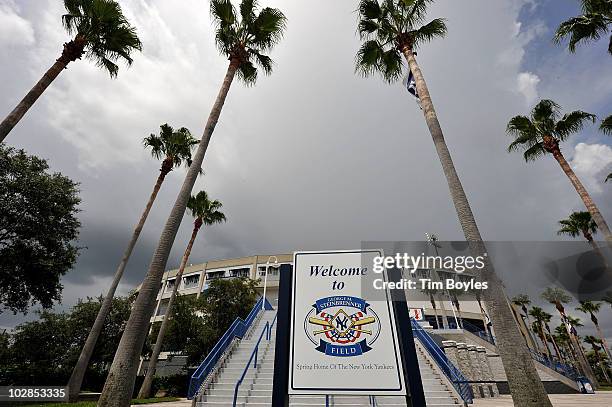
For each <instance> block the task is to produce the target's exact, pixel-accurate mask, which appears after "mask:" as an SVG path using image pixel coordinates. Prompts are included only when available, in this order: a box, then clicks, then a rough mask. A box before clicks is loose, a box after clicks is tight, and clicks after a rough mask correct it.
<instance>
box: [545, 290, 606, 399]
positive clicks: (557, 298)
mask: <svg viewBox="0 0 612 407" xmlns="http://www.w3.org/2000/svg"><path fill="white" fill-rule="evenodd" d="M542 298H543V299H544V300H546V301H548V302H549V303H551V304H553V305H554V306H555V308H556V309H557V311H558V312H559V315H560V316H561V322H563V324H564V325H565V327H566V329H567V333H568V335H569V337H570V341H571V343H572V345H573V346H574V348H575V350H576V355H578V364H579V365H580V367H581V369H582V371H583V373H584V375H585V376H586V377H587V378H588V379H589V380H590V381H591V383H592V384H593V387H594V388H598V387H599V383H597V378H596V377H595V374H594V373H593V370H592V369H591V365H589V362H588V361H587V359H586V356H585V355H584V352H582V347H581V346H580V342H579V340H578V335H577V333H576V332H575V329H573V326H575V324H572V323H571V319H568V316H567V315H566V314H565V307H564V306H563V305H564V304H567V303H569V302H571V301H572V297H571V296H570V295H569V294H567V293H566V292H565V291H564V290H563V289H561V288H558V287H547V288H546V289H545V290H544V292H543V293H542Z"/></svg>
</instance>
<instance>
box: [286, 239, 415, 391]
mask: <svg viewBox="0 0 612 407" xmlns="http://www.w3.org/2000/svg"><path fill="white" fill-rule="evenodd" d="M382 255H383V253H382V251H381V250H368V251H340V252H296V253H295V254H294V257H293V267H294V277H293V286H292V298H293V300H292V301H291V314H290V326H291V338H290V346H289V389H288V393H289V394H330V395H331V394H352V395H406V386H405V381H404V371H403V367H402V358H401V354H400V344H399V340H398V334H397V328H396V325H395V315H394V311H393V306H392V302H391V298H390V293H389V292H385V293H384V295H383V296H382V297H381V296H380V294H381V293H380V292H378V293H377V294H379V297H381V298H383V299H382V300H381V298H376V299H368V298H364V296H363V295H362V280H363V278H364V277H365V276H367V275H369V274H371V273H372V269H371V268H372V264H373V259H374V257H376V256H382ZM377 277H378V275H377ZM380 277H382V278H383V279H384V280H385V281H387V276H386V272H383V273H382V274H381V275H380ZM366 291H370V292H371V290H366ZM384 298H386V300H384Z"/></svg>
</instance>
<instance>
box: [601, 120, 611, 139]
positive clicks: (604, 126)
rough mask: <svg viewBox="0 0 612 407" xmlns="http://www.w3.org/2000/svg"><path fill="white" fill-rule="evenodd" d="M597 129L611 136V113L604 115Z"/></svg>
mask: <svg viewBox="0 0 612 407" xmlns="http://www.w3.org/2000/svg"><path fill="white" fill-rule="evenodd" d="M599 130H601V131H602V133H603V134H607V135H608V136H612V115H610V116H608V117H606V118H605V119H603V120H602V121H601V124H600V125H599Z"/></svg>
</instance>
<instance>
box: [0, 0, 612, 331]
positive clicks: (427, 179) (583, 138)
mask: <svg viewBox="0 0 612 407" xmlns="http://www.w3.org/2000/svg"><path fill="white" fill-rule="evenodd" d="M61 3H62V2H59V1H55V0H0V58H1V60H2V63H1V64H0V77H1V78H2V81H0V92H1V94H2V98H1V99H0V115H5V114H7V113H8V112H9V111H10V110H11V109H12V108H13V107H14V106H15V104H16V103H17V102H18V101H19V100H20V99H21V98H22V97H23V95H25V93H26V92H27V91H28V90H29V89H30V87H31V86H32V85H33V84H34V83H35V82H36V81H37V80H38V79H39V78H40V76H41V75H42V74H43V73H44V71H45V70H46V69H47V68H48V67H49V66H50V65H51V64H52V63H53V62H54V61H55V59H57V58H58V57H59V55H60V53H61V49H62V44H63V43H64V42H66V41H68V40H69V39H70V38H69V36H68V35H67V33H66V32H65V31H64V30H63V28H62V25H61V15H62V4H61ZM120 4H121V6H122V8H123V11H124V13H125V15H126V16H127V18H128V19H129V21H130V22H131V23H132V24H133V25H134V26H135V27H136V29H137V30H138V35H139V36H140V38H141V40H142V43H143V52H142V53H139V54H136V55H135V56H134V64H133V66H132V67H130V68H127V67H125V66H123V65H122V66H121V67H120V71H119V75H118V78H117V79H110V78H109V76H108V74H107V73H105V72H103V71H101V70H100V69H98V68H96V66H95V65H94V64H93V63H91V61H88V60H80V61H76V62H74V63H72V64H70V65H69V67H68V69H67V70H65V71H64V72H62V74H61V75H60V76H59V77H58V79H57V80H55V82H54V83H53V84H52V85H51V86H50V87H49V89H48V90H47V91H46V92H45V94H44V95H43V96H42V97H41V99H40V100H39V101H38V102H37V103H36V105H35V106H34V107H33V108H32V109H31V111H30V112H28V114H27V115H26V117H25V118H24V119H23V120H22V122H21V123H20V124H19V125H18V126H17V127H16V128H15V129H14V130H13V132H12V133H11V134H10V135H9V137H8V138H7V140H6V141H7V144H9V145H10V146H13V147H16V148H23V149H25V150H26V151H27V152H28V153H30V154H35V155H38V156H40V157H44V158H46V159H47V160H48V161H49V164H50V166H51V169H52V170H54V171H59V172H61V173H63V174H65V175H66V176H69V177H70V178H72V179H73V180H75V181H77V182H79V183H80V189H81V198H82V200H83V202H82V204H81V207H80V209H81V212H80V214H79V217H80V219H81V221H82V229H81V233H80V240H79V244H80V245H81V246H83V250H82V253H81V255H80V257H79V260H78V262H77V264H76V265H75V267H74V269H73V270H71V271H70V272H69V273H67V274H66V275H65V276H64V278H63V279H62V283H63V285H64V291H63V299H62V303H61V304H58V306H57V309H66V308H69V307H70V306H71V305H73V304H74V303H75V302H76V300H77V299H78V298H83V297H85V296H96V295H100V294H101V293H104V292H106V290H107V287H108V285H109V282H110V279H111V276H112V275H113V273H114V271H115V269H116V266H117V263H118V261H119V259H120V257H121V253H122V252H123V250H124V247H125V245H126V244H127V241H128V239H129V237H130V235H131V231H132V229H133V226H134V224H135V223H136V221H137V220H138V217H139V215H140V213H141V211H142V210H143V208H144V205H145V203H146V199H147V198H148V196H149V194H150V191H151V188H152V186H153V184H154V182H155V179H156V177H157V175H158V170H159V164H160V163H159V162H158V161H156V160H155V159H153V158H152V157H151V156H150V154H149V152H148V151H146V150H145V149H144V148H143V146H142V139H143V138H144V137H146V136H147V135H149V134H150V133H154V132H157V131H158V129H159V126H160V125H161V124H163V123H169V124H170V125H172V126H174V127H181V126H185V127H187V128H189V129H190V130H191V131H192V133H193V134H194V135H196V136H198V137H199V136H200V135H201V133H202V131H203V128H204V124H205V122H206V119H207V117H208V113H209V111H210V108H211V106H212V104H213V102H214V98H215V97H216V94H217V91H218V88H219V86H220V84H221V81H222V79H223V75H224V73H225V70H226V68H227V63H228V61H227V60H226V59H225V58H224V57H222V56H220V55H219V54H218V52H217V50H216V49H215V46H214V37H213V28H212V24H211V19H210V16H209V12H208V1H206V0H183V1H180V2H176V1H169V0H121V1H120ZM261 4H262V5H263V6H272V7H279V8H281V9H282V11H283V12H284V13H285V14H286V16H287V18H288V25H287V30H286V33H285V36H284V39H283V40H282V42H281V43H280V44H279V45H278V46H277V47H276V48H275V49H274V50H273V51H272V52H271V56H272V57H273V58H274V60H275V63H276V64H275V66H274V72H273V74H272V75H271V76H269V77H264V76H263V75H262V76H260V78H259V80H258V82H257V84H256V86H253V87H245V86H244V85H243V84H241V83H239V82H235V83H234V84H233V85H232V88H231V90H230V93H229V96H228V99H227V102H226V104H225V107H224V108H223V112H222V114H221V118H220V121H219V124H218V125H217V128H216V130H215V133H214V135H213V137H212V141H211V144H210V147H209V149H208V152H207V154H206V157H205V160H204V171H205V175H204V176H202V177H200V179H199V180H198V182H197V184H196V187H195V188H194V191H197V190H200V189H206V191H207V192H208V193H209V195H210V196H211V197H212V198H215V199H219V200H221V201H222V202H223V205H224V206H223V208H224V212H225V214H226V216H227V218H228V222H227V223H225V224H222V225H215V226H212V227H210V228H205V229H204V230H203V231H202V232H201V233H200V236H199V237H198V240H197V242H196V245H195V247H194V250H193V253H192V255H191V259H190V262H191V263H198V262H203V261H206V260H210V259H221V258H233V257H239V256H248V255H253V254H266V253H287V252H293V251H295V250H316V249H350V248H356V247H360V245H361V242H362V241H372V240H387V241H389V240H422V239H423V238H424V234H425V233H426V232H429V233H432V232H433V233H436V234H437V235H438V236H439V237H440V238H441V239H442V240H458V239H461V238H462V236H463V235H462V232H461V229H460V226H459V223H458V221H457V217H456V213H455V210H454V208H453V206H452V202H451V200H450V196H449V192H448V187H447V185H446V182H445V179H444V176H443V173H442V171H441V166H440V164H439V161H438V159H437V156H436V152H435V150H434V147H433V144H432V142H431V137H430V135H429V133H428V130H427V127H426V125H425V122H424V120H423V116H422V112H421V111H420V110H419V108H418V107H417V105H416V103H415V101H414V99H412V98H411V96H410V94H408V93H407V91H406V90H405V89H404V88H403V87H402V86H401V83H399V82H398V83H395V84H391V85H389V84H386V83H385V82H383V81H382V80H381V79H380V78H379V77H371V78H363V77H360V76H359V75H356V74H355V71H354V57H355V53H356V51H357V49H358V48H359V44H360V41H359V38H358V35H357V32H356V23H357V14H356V12H355V9H356V5H357V2H356V1H346V0H342V1H333V2H330V1H324V0H309V1H291V2H287V1H282V0H261ZM577 13H578V2H577V1H575V0H539V1H538V0H503V1H501V0H500V1H489V0H469V1H461V2H459V1H452V0H440V1H437V2H435V3H434V4H433V5H432V7H431V8H430V11H429V14H428V15H429V17H430V18H435V17H445V18H446V19H447V25H448V36H447V38H445V39H437V40H435V41H433V42H431V43H430V44H427V45H425V46H424V47H422V49H420V50H419V53H418V62H419V63H420V66H421V69H422V71H423V74H424V76H425V79H426V81H427V84H428V86H429V89H430V92H431V95H432V99H433V102H434V104H435V107H436V110H437V113H438V117H439V119H440V122H441V125H442V128H443V130H444V133H445V138H446V141H447V143H448V146H449V148H450V150H451V153H452V156H453V159H454V162H455V166H456V168H457V171H458V173H459V176H460V178H461V180H462V182H463V186H464V188H465V190H466V193H467V195H468V197H469V200H470V204H471V205H472V209H473V212H474V214H475V216H476V220H477V222H478V225H479V227H480V229H481V232H482V235H483V237H484V239H485V240H491V241H549V240H559V239H563V238H560V237H558V236H557V235H556V231H557V229H558V226H557V222H558V220H560V219H563V218H565V217H567V216H568V215H569V214H570V213H571V212H572V211H574V210H583V205H582V202H581V201H580V199H579V198H578V196H577V194H576V192H575V190H574V189H573V188H572V186H571V184H570V183H569V181H568V180H567V178H566V177H565V176H564V175H563V174H562V172H561V170H560V168H559V166H558V165H557V163H556V162H554V160H553V159H552V157H550V156H546V157H544V158H543V159H541V160H539V161H538V162H532V163H525V162H524V161H523V159H522V156H521V154H519V153H514V154H508V153H507V151H506V148H507V145H508V144H509V142H510V141H511V140H510V137H508V136H507V135H506V134H505V126H506V124H507V122H508V120H509V119H510V118H511V117H512V116H514V115H517V114H527V113H528V112H529V110H530V109H531V108H532V107H533V106H534V104H535V103H537V101H539V100H540V99H543V98H550V99H553V100H555V101H556V102H557V103H559V104H560V105H561V106H562V107H563V108H564V109H565V111H571V110H575V109H581V110H585V111H589V112H592V113H595V114H597V115H598V116H599V117H605V116H607V115H608V114H610V113H611V110H612V109H611V107H612V70H610V68H609V67H610V63H611V62H612V59H611V57H610V55H609V54H607V40H606V41H604V40H602V41H599V42H596V43H594V44H590V45H588V46H582V47H579V48H578V50H577V52H576V53H575V54H570V53H569V52H568V51H567V49H566V48H564V47H563V46H560V45H555V44H554V43H553V42H552V36H553V33H554V30H555V28H556V26H557V25H558V24H559V23H560V22H561V21H562V20H564V19H566V18H568V17H570V16H573V15H576V14H577ZM611 146H612V139H611V138H610V137H606V136H604V135H602V134H601V133H599V132H598V131H597V127H596V126H587V127H586V128H585V130H584V131H582V132H581V133H580V134H578V135H575V136H573V137H572V138H571V139H570V140H569V141H568V142H566V143H564V144H563V145H562V151H563V153H564V154H565V155H566V157H567V158H568V160H569V161H570V164H571V165H572V167H573V168H574V169H575V171H576V173H577V174H578V175H579V176H580V177H581V179H582V181H583V182H584V184H585V185H586V187H587V189H588V190H589V191H590V193H591V194H592V196H593V198H594V200H595V201H596V203H597V204H598V205H599V208H600V210H601V211H602V213H603V215H604V217H606V218H607V219H609V220H610V221H612V205H610V202H611V201H612V200H611V198H612V186H611V185H610V184H604V183H603V179H604V178H605V175H606V174H607V173H609V172H610V171H611V170H612V147H611ZM184 175H185V170H184V169H178V170H175V171H173V172H172V173H171V174H170V175H169V176H168V178H167V180H166V182H165V183H164V185H163V187H162V190H161V192H160V194H159V196H158V198H157V201H156V202H155V205H154V207H153V210H152V212H151V214H150V216H149V219H148V221H147V223H146V225H145V228H144V230H143V232H142V235H141V238H140V240H139V242H138V246H137V248H136V250H135V251H134V254H133V255H132V258H131V260H130V263H129V265H128V268H127V270H126V274H125V276H124V278H123V281H122V283H121V285H120V287H119V292H120V294H125V293H127V292H128V291H129V290H131V289H133V288H134V287H135V286H136V285H137V284H138V283H139V282H140V281H141V280H142V278H143V276H144V274H145V273H146V270H147V267H148V263H149V260H150V258H151V255H152V253H153V251H154V249H155V246H156V242H157V239H158V238H159V233H160V231H161V229H162V227H163V224H164V221H165V218H166V217H167V215H168V214H169V212H170V208H171V206H172V204H173V202H174V199H175V197H176V194H177V192H178V189H179V188H180V185H181V182H182V179H183V177H184ZM190 232H191V220H190V218H189V216H185V219H184V221H183V224H182V226H181V229H180V231H179V234H178V236H177V239H176V243H175V245H174V248H173V250H172V254H171V257H170V259H169V261H168V268H175V267H177V266H178V263H179V260H180V256H181V254H182V251H183V250H184V246H185V244H186V242H187V240H188V237H189V234H190ZM33 317H34V316H33V315H32V314H31V313H30V314H28V315H26V316H24V315H12V314H10V313H6V312H5V313H3V314H0V326H4V327H9V328H10V327H13V326H15V325H16V324H18V323H20V322H22V321H24V320H28V319H31V318H33ZM601 319H602V324H603V325H604V327H605V330H606V335H607V336H608V337H612V312H610V311H607V313H606V312H602V315H601ZM583 320H586V319H585V318H584V316H583ZM586 322H588V321H586ZM585 332H586V333H588V331H585Z"/></svg>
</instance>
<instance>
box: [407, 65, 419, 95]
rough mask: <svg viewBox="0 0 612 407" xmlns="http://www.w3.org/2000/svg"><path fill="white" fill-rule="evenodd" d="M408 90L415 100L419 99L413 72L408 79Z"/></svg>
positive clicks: (410, 72)
mask: <svg viewBox="0 0 612 407" xmlns="http://www.w3.org/2000/svg"><path fill="white" fill-rule="evenodd" d="M406 89H408V92H410V94H412V96H414V97H415V98H417V99H418V98H419V93H418V92H417V88H416V82H415V80H414V75H412V71H409V73H408V77H407V78H406Z"/></svg>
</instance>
